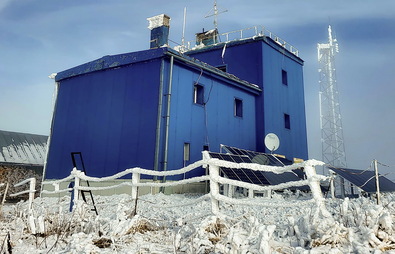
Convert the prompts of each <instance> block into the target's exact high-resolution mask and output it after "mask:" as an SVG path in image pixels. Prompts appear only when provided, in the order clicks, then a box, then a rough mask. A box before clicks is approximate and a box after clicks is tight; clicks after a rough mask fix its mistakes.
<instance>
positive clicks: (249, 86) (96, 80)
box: [44, 14, 308, 180]
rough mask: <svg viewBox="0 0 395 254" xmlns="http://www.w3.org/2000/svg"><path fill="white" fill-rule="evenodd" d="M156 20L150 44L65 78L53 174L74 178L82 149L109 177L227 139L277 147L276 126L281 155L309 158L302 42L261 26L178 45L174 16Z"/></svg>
mask: <svg viewBox="0 0 395 254" xmlns="http://www.w3.org/2000/svg"><path fill="white" fill-rule="evenodd" d="M148 20H149V21H150V27H149V28H150V30H151V40H150V49H147V50H143V51H138V52H131V53H126V54H120V55H112V56H104V57H102V58H100V59H97V60H95V61H92V62H88V63H85V64H82V65H80V66H76V67H74V68H71V69H68V70H65V71H62V72H59V73H58V74H57V75H56V77H55V81H56V87H57V94H56V103H55V108H54V113H53V120H52V127H51V134H50V139H49V151H48V156H47V162H46V166H45V170H44V180H49V179H60V178H64V177H66V176H68V175H69V174H70V172H71V170H72V168H73V164H72V160H71V157H70V154H71V153H72V152H81V154H82V155H83V160H84V164H85V166H86V169H87V174H88V175H89V176H95V177H104V176H111V175H113V174H116V173H118V172H121V171H123V170H125V169H127V168H132V167H141V168H145V169H152V170H156V171H164V170H175V169H180V168H182V167H184V166H185V165H188V164H190V163H193V162H195V161H198V160H201V158H202V151H203V150H210V151H213V152H219V151H220V146H221V144H225V145H229V146H233V147H238V148H242V149H247V150H252V151H258V152H265V153H270V152H271V151H269V150H268V149H267V148H266V147H265V145H264V142H263V141H264V138H265V136H266V135H267V134H268V133H275V134H276V135H277V136H278V138H279V140H280V141H281V145H280V147H279V148H278V150H276V153H278V154H281V155H283V156H285V157H286V158H287V159H289V160H293V159H294V158H299V159H307V158H308V151H307V134H306V117H305V101H304V87H303V60H302V59H301V58H299V57H298V52H297V50H296V49H295V48H293V47H291V46H289V44H287V43H286V42H285V41H283V40H281V39H280V38H278V37H276V36H274V35H273V34H272V33H269V32H267V31H266V30H264V29H262V28H258V27H255V28H253V29H247V30H248V32H251V33H252V34H251V36H249V37H246V36H243V37H238V38H236V39H229V38H230V37H231V36H234V35H237V34H238V33H240V32H236V33H226V34H222V35H220V34H219V33H218V30H217V29H214V30H210V31H208V32H202V33H198V34H197V35H196V44H197V45H196V46H193V47H191V46H186V45H181V46H178V47H175V48H172V47H170V46H169V43H168V35H169V29H170V18H169V17H168V16H166V15H163V14H162V15H158V16H155V17H153V18H150V19H148ZM247 30H246V31H247ZM246 31H245V33H244V35H245V34H246V33H247V32H246ZM220 38H222V39H221V41H222V42H219V41H220V40H219V39H220ZM203 174H205V170H204V169H203V168H200V169H196V170H195V171H192V172H191V173H190V174H187V175H185V176H180V177H185V178H189V177H193V176H199V175H203ZM166 180H178V178H167V179H166Z"/></svg>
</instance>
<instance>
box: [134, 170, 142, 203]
mask: <svg viewBox="0 0 395 254" xmlns="http://www.w3.org/2000/svg"><path fill="white" fill-rule="evenodd" d="M139 182H140V173H135V172H134V173H133V174H132V199H137V198H138V195H139V194H138V186H137V184H138V183H139Z"/></svg>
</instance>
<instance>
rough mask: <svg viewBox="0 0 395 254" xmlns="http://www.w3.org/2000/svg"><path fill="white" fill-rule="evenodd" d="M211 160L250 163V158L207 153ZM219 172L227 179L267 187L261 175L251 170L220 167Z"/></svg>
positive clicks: (265, 180)
mask: <svg viewBox="0 0 395 254" xmlns="http://www.w3.org/2000/svg"><path fill="white" fill-rule="evenodd" d="M209 154H210V157H211V158H217V159H220V160H225V161H230V162H235V163H243V162H244V163H252V161H251V160H250V158H249V157H248V156H245V155H235V154H222V153H212V152H209ZM221 172H222V173H223V174H225V175H226V176H227V177H228V178H229V179H232V180H238V181H242V182H246V183H253V184H261V185H267V184H269V182H268V181H267V179H266V178H265V177H264V176H263V175H262V174H261V172H258V171H254V170H251V169H247V168H243V169H236V168H225V167H221Z"/></svg>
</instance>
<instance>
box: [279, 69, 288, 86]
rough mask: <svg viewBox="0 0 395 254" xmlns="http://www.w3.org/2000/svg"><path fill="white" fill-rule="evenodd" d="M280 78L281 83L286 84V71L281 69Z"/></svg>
mask: <svg viewBox="0 0 395 254" xmlns="http://www.w3.org/2000/svg"><path fill="white" fill-rule="evenodd" d="M281 78H282V82H283V85H286V86H287V85H288V75H287V71H284V70H282V71H281Z"/></svg>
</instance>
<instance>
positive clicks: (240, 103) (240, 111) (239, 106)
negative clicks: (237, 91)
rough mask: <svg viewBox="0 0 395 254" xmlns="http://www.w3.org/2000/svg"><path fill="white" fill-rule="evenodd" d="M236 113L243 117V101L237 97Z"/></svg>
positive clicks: (235, 103)
mask: <svg viewBox="0 0 395 254" xmlns="http://www.w3.org/2000/svg"><path fill="white" fill-rule="evenodd" d="M234 114H235V116H238V117H243V101H242V100H240V99H237V98H235V102H234Z"/></svg>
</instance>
